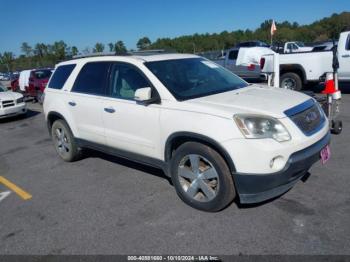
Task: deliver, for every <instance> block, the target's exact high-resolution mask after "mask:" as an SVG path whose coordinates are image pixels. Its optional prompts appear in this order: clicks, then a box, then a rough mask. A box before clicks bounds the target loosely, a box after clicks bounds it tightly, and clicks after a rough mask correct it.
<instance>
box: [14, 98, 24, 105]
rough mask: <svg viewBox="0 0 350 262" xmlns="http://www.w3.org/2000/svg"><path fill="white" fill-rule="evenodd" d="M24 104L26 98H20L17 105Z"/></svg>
mask: <svg viewBox="0 0 350 262" xmlns="http://www.w3.org/2000/svg"><path fill="white" fill-rule="evenodd" d="M22 103H24V97H21V98H18V99H17V100H16V104H22Z"/></svg>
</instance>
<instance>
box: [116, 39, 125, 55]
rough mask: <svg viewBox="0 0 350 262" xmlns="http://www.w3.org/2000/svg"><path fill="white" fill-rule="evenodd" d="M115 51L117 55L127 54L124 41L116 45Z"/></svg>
mask: <svg viewBox="0 0 350 262" xmlns="http://www.w3.org/2000/svg"><path fill="white" fill-rule="evenodd" d="M114 51H115V52H116V53H125V52H126V51H127V49H126V47H125V44H124V42H123V41H121V40H119V41H117V42H116V43H115V45H114Z"/></svg>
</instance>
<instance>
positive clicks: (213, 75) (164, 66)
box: [145, 58, 248, 101]
mask: <svg viewBox="0 0 350 262" xmlns="http://www.w3.org/2000/svg"><path fill="white" fill-rule="evenodd" d="M145 65H146V66H147V67H148V69H149V70H151V71H152V73H153V74H154V75H155V76H156V77H157V78H158V79H159V80H160V81H161V82H162V83H163V85H164V86H165V87H166V88H168V90H169V91H170V92H171V93H172V94H173V96H174V97H175V98H176V99H177V100H180V101H182V100H187V99H192V98H197V97H203V96H208V95H213V94H218V93H223V92H227V91H232V90H235V89H238V88H242V87H246V86H248V83H247V82H245V81H244V80H242V79H241V78H239V77H238V76H236V75H235V74H233V73H231V72H230V71H228V70H226V69H225V68H223V67H221V66H218V65H217V64H215V63H213V62H211V61H208V60H205V59H203V58H187V59H176V60H165V61H156V62H147V63H145Z"/></svg>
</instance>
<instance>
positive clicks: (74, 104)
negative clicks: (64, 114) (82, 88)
mask: <svg viewBox="0 0 350 262" xmlns="http://www.w3.org/2000/svg"><path fill="white" fill-rule="evenodd" d="M68 104H69V105H70V106H76V105H77V103H75V102H73V101H70V102H68Z"/></svg>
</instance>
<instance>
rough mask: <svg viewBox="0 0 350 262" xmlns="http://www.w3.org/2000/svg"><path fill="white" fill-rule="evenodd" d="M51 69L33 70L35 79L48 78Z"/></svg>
mask: <svg viewBox="0 0 350 262" xmlns="http://www.w3.org/2000/svg"><path fill="white" fill-rule="evenodd" d="M51 73H52V72H51V70H39V71H34V75H35V78H37V79H45V78H49V77H50V76H51Z"/></svg>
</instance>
